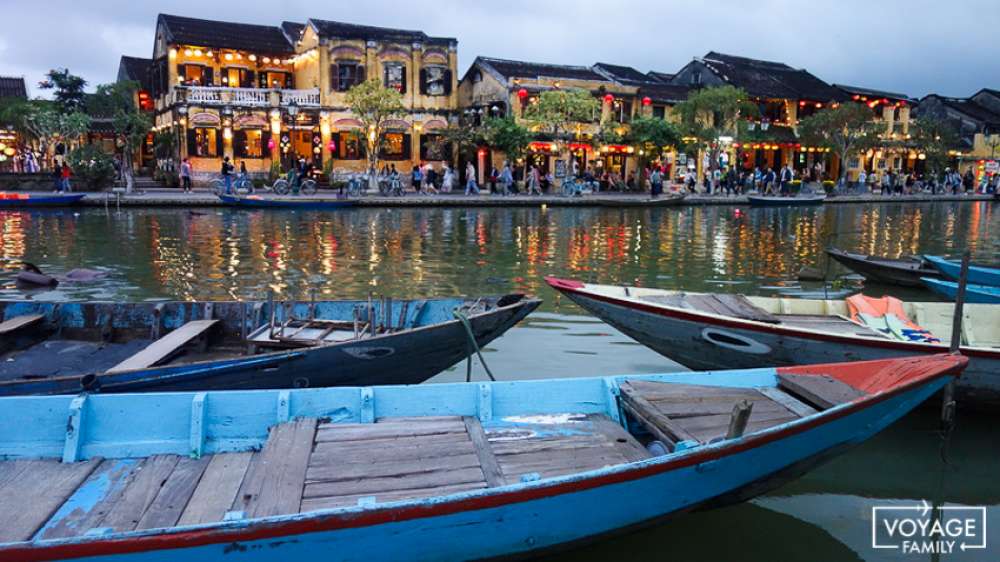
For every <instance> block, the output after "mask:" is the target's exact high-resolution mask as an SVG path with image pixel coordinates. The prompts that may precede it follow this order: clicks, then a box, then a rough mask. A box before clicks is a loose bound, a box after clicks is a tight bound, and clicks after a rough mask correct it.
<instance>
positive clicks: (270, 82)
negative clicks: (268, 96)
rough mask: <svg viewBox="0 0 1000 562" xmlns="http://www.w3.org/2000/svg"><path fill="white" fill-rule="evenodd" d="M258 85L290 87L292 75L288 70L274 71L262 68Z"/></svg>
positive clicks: (262, 86) (264, 86)
mask: <svg viewBox="0 0 1000 562" xmlns="http://www.w3.org/2000/svg"><path fill="white" fill-rule="evenodd" d="M260 87H261V88H275V89H279V88H291V87H292V75H291V74H289V73H288V72H275V71H271V70H262V71H261V72H260Z"/></svg>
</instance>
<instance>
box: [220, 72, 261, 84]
mask: <svg viewBox="0 0 1000 562" xmlns="http://www.w3.org/2000/svg"><path fill="white" fill-rule="evenodd" d="M255 83H256V80H255V79H254V72H253V71H252V70H249V69H246V68H223V69H222V85H223V86H228V87H230V88H253V87H254V84H255Z"/></svg>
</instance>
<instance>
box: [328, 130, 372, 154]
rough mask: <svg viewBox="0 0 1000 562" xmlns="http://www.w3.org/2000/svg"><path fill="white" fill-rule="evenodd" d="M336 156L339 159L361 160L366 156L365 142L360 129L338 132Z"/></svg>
mask: <svg viewBox="0 0 1000 562" xmlns="http://www.w3.org/2000/svg"><path fill="white" fill-rule="evenodd" d="M335 157H336V158H337V159H338V160H361V159H363V158H364V157H365V143H364V140H363V139H362V138H361V133H359V132H358V131H342V132H340V133H337V147H336V153H335Z"/></svg>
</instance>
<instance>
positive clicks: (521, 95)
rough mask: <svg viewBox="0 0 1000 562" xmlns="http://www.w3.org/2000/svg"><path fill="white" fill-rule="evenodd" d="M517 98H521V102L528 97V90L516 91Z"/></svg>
mask: <svg viewBox="0 0 1000 562" xmlns="http://www.w3.org/2000/svg"><path fill="white" fill-rule="evenodd" d="M517 97H519V98H521V99H522V100H523V99H524V98H526V97H528V90H525V89H524V88H521V89H520V90H518V91H517Z"/></svg>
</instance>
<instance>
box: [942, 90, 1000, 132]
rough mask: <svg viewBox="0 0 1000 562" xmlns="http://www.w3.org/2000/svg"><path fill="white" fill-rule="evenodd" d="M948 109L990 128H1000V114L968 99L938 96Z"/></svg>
mask: <svg viewBox="0 0 1000 562" xmlns="http://www.w3.org/2000/svg"><path fill="white" fill-rule="evenodd" d="M937 97H938V99H940V100H941V103H942V104H943V105H945V106H946V107H949V108H951V109H954V110H955V111H958V112H959V113H964V114H965V115H967V116H969V117H971V118H973V119H974V120H976V121H979V122H980V123H984V124H986V125H989V126H990V127H1000V113H997V112H995V111H993V110H991V109H989V108H988V107H986V106H984V105H982V104H979V103H976V102H974V101H972V100H971V99H967V98H946V97H942V96H937Z"/></svg>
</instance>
